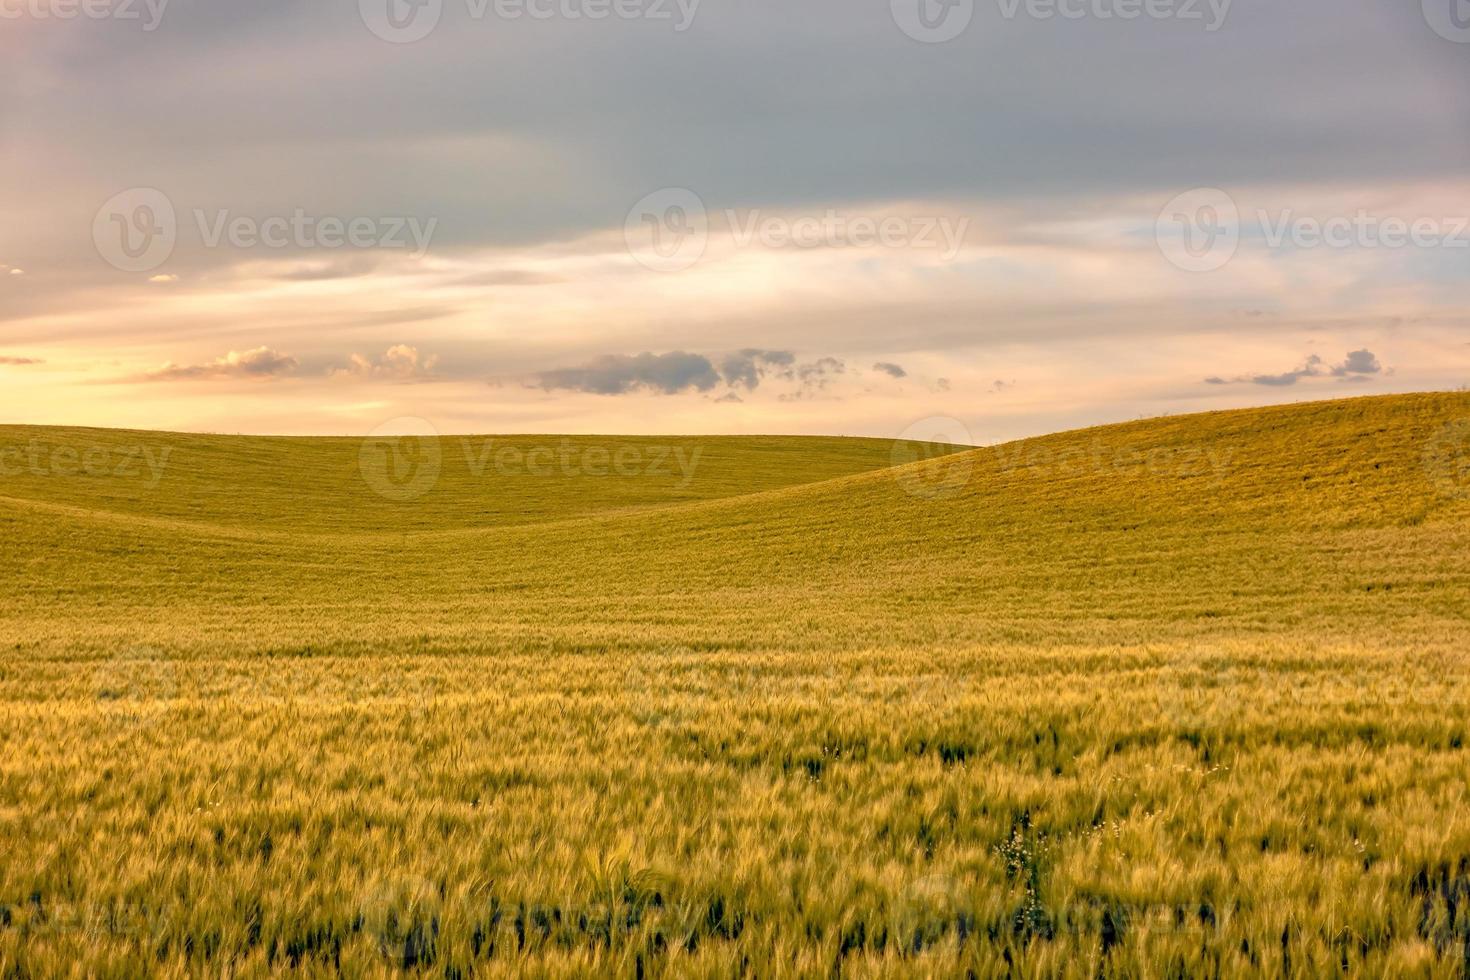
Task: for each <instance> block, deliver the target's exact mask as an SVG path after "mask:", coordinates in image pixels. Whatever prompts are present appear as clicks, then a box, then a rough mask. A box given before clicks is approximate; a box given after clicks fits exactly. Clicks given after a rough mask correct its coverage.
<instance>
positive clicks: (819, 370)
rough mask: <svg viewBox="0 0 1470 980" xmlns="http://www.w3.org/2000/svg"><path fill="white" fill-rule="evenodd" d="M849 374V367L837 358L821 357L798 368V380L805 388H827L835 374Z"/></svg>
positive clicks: (799, 365)
mask: <svg viewBox="0 0 1470 980" xmlns="http://www.w3.org/2000/svg"><path fill="white" fill-rule="evenodd" d="M845 373H847V365H846V364H844V363H843V362H842V361H840V360H838V359H837V358H835V357H820V358H817V359H816V360H815V361H811V362H810V363H807V364H798V365H797V366H796V380H797V381H799V382H801V386H802V387H803V388H825V387H827V385H828V384H829V383H830V382H831V380H832V376H833V375H835V374H845Z"/></svg>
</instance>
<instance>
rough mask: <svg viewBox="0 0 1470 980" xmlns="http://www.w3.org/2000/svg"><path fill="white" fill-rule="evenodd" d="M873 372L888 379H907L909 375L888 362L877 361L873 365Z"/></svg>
mask: <svg viewBox="0 0 1470 980" xmlns="http://www.w3.org/2000/svg"><path fill="white" fill-rule="evenodd" d="M873 370H874V371H877V372H879V373H880V374H886V375H888V376H889V377H890V378H907V377H908V376H909V373H908V372H907V371H905V370H904V369H903V368H902V367H900V366H899V365H897V364H894V363H892V362H890V361H879V362H878V363H877V364H874V365H873Z"/></svg>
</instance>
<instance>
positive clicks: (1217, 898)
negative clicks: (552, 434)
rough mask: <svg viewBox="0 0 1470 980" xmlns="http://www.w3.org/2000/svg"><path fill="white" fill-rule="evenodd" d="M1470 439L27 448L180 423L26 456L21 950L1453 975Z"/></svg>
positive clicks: (12, 752)
mask: <svg viewBox="0 0 1470 980" xmlns="http://www.w3.org/2000/svg"><path fill="white" fill-rule="evenodd" d="M1465 417H1470V396H1465V395H1416V396H1395V397H1389V398H1375V399H1358V400H1352V401H1345V402H1332V403H1322V404H1312V405H1299V406H1291V407H1287V408H1278V409H1265V410H1253V411H1245V412H1229V413H1217V414H1211V415H1205V416H1190V417H1183V418H1170V419H1161V420H1152V421H1148V422H1140V423H1133V424H1129V425H1125V426H1114V427H1107V428H1103V429H1097V430H1089V431H1085V432H1080V433H1067V434H1062V435H1058V436H1052V437H1047V438H1045V439H1039V440H1031V441H1028V442H1026V443H1021V444H1014V445H1011V446H1002V447H992V448H986V449H980V450H975V451H973V452H969V453H965V454H959V455H950V456H944V457H942V458H937V459H934V460H932V461H929V462H921V463H918V464H914V465H911V466H908V467H902V468H899V469H878V468H879V467H883V466H884V465H885V464H886V463H887V462H888V461H889V458H890V452H889V448H888V447H887V445H886V444H875V443H850V442H848V441H844V440H814V441H808V440H799V439H793V440H781V439H767V440H738V439H725V440H711V441H710V442H709V445H708V448H706V450H705V454H704V456H703V457H702V458H703V459H705V460H709V461H712V462H710V463H708V465H706V464H704V463H701V465H700V466H699V467H698V468H697V470H696V472H695V475H694V477H693V479H691V480H689V481H688V482H687V483H686V484H685V485H683V486H682V487H680V486H675V484H676V483H677V482H678V478H677V477H670V478H665V477H662V476H659V475H658V474H652V475H650V474H648V473H644V472H638V473H629V474H626V475H622V476H619V475H617V474H612V475H609V476H607V477H599V476H593V475H589V474H586V473H580V474H577V475H570V476H569V475H567V474H565V473H563V472H560V471H559V468H558V472H553V473H552V474H550V475H545V476H539V477H535V476H529V475H525V474H520V473H517V472H514V471H513V468H502V469H504V470H505V471H504V472H501V471H497V470H496V469H495V468H494V467H491V468H489V469H487V470H483V471H482V472H481V474H480V475H479V476H476V475H475V474H474V473H473V471H472V470H470V469H469V468H468V467H466V468H464V469H461V468H459V467H457V466H456V464H454V463H452V462H451V460H453V459H454V457H455V454H456V450H455V449H454V440H452V439H446V440H444V441H443V452H442V453H441V458H442V472H441V473H440V475H439V478H438V480H437V481H436V482H435V484H434V487H433V488H432V489H431V490H429V491H427V492H426V493H424V494H423V495H422V496H419V497H416V498H414V499H411V500H402V501H394V500H390V499H386V498H384V497H382V496H380V495H378V494H375V493H373V492H372V491H371V488H369V487H367V486H366V481H364V480H363V478H362V475H361V473H360V472H357V473H355V472H354V469H353V468H354V467H355V466H357V465H358V463H357V460H358V457H359V455H360V454H359V449H360V444H348V443H339V442H338V441H333V440H236V439H234V438H232V437H181V436H172V435H164V434H157V433H111V432H104V431H98V430H26V429H7V430H3V431H0V448H3V447H4V446H5V445H10V444H19V445H24V444H26V442H27V440H31V439H37V440H42V441H45V442H46V443H47V444H48V445H51V446H53V447H61V446H71V447H73V448H74V449H75V450H76V452H77V458H78V460H80V459H81V458H82V457H83V456H84V454H85V452H86V451H87V449H88V448H90V447H94V446H99V445H103V446H107V447H110V450H111V451H112V452H114V453H116V452H117V451H118V449H119V448H120V447H125V446H128V445H143V444H147V445H152V446H155V447H157V451H161V450H162V448H165V447H168V446H174V447H175V450H174V452H173V453H172V454H171V455H170V460H169V463H168V465H167V467H166V469H165V472H164V473H163V475H162V477H161V478H160V479H159V480H158V481H157V482H156V485H155V486H153V487H152V488H146V487H142V486H139V485H123V484H125V483H126V479H127V478H126V477H122V476H118V475H116V474H108V475H105V476H103V475H96V476H90V477H89V476H87V475H86V474H85V473H82V474H79V475H75V476H71V475H63V474H58V473H55V472H50V471H47V472H44V473H42V474H40V475H37V474H33V473H28V474H26V475H25V476H24V477H8V478H0V535H3V538H0V539H3V540H4V541H5V542H6V546H7V554H8V555H10V556H11V561H9V562H6V563H4V566H3V567H0V586H3V588H0V640H3V650H4V652H3V655H0V725H3V731H4V732H5V733H6V738H5V752H4V755H3V757H0V840H3V841H4V842H5V844H4V852H3V856H0V973H3V974H13V975H52V974H58V973H68V972H74V973H77V974H79V975H116V976H131V975H138V974H140V973H143V972H148V973H160V974H174V975H180V976H183V975H199V974H210V975H213V974H225V973H229V974H231V975H247V976H248V975H265V974H271V973H280V972H297V971H299V972H306V973H316V974H326V973H331V972H337V971H342V972H346V973H349V974H353V975H383V974H388V973H393V972H400V971H409V972H416V973H423V974H428V975H435V976H440V975H443V976H465V975H469V974H471V973H476V974H480V973H485V974H492V975H507V976H509V975H527V974H529V975H548V976H563V975H566V976H571V975H586V974H589V973H596V974H603V973H614V974H624V975H636V974H638V973H640V972H641V973H643V974H645V975H647V974H668V975H674V976H712V977H714V976H732V975H751V976H761V977H765V976H809V975H813V974H819V973H820V974H828V975H830V974H832V973H834V972H837V973H841V974H843V975H852V976H899V975H905V976H907V975H915V974H917V975H933V976H941V975H956V974H961V975H962V974H964V973H966V972H973V973H974V974H976V975H981V976H984V975H995V974H1004V973H1014V974H1022V975H1028V976H1054V975H1055V976H1084V975H1085V976H1095V975H1098V974H1100V973H1101V974H1106V975H1116V976H1184V975H1190V976H1193V975H1201V974H1204V975H1210V974H1225V975H1245V974H1258V973H1275V974H1281V973H1286V974H1292V975H1313V976H1316V975H1322V974H1329V975H1335V974H1343V975H1346V974H1354V975H1357V974H1368V975H1385V974H1395V975H1439V976H1459V975H1462V974H1463V973H1464V972H1465V968H1466V965H1467V950H1470V946H1467V943H1470V920H1467V918H1466V916H1467V914H1470V912H1467V902H1470V810H1467V808H1466V807H1465V806H1464V795H1465V792H1466V787H1467V780H1470V757H1467V754H1466V747H1465V739H1466V734H1467V733H1466V729H1467V724H1466V713H1465V708H1466V704H1467V694H1470V674H1467V670H1466V668H1467V657H1470V650H1467V647H1466V643H1465V637H1466V636H1467V635H1470V631H1467V618H1470V482H1467V481H1466V480H1465V476H1466V473H1465V470H1464V466H1465V459H1466V457H1465V456H1464V455H1463V454H1462V452H1461V450H1462V447H1464V445H1465V441H1464V440H1463V439H1462V438H1461V433H1462V432H1463V431H1465V428H1466V427H1465V426H1463V425H1462V423H1461V422H1460V420H1461V419H1463V418H1465ZM150 440H152V441H151V442H150ZM660 442H661V444H663V445H672V444H673V441H672V440H662V441H660V440H604V441H602V442H601V443H599V442H598V441H597V440H589V441H588V442H586V443H583V444H582V445H583V446H584V448H585V447H586V446H590V445H602V446H612V445H616V444H618V443H624V444H637V445H640V446H644V447H648V446H652V445H654V444H659V443H660ZM538 444H541V445H548V446H553V447H554V446H557V445H558V442H557V441H556V440H554V439H553V440H541V441H540V442H539V443H538V441H537V440H524V441H523V442H522V446H523V448H528V447H533V446H535V445H538ZM699 444H700V441H699V440H689V441H685V442H684V443H683V445H685V447H686V449H687V450H688V451H689V452H690V453H692V451H693V449H694V448H696V447H697V446H698V445H699ZM903 455H904V453H900V454H899V456H900V458H902V457H903ZM0 458H3V457H0ZM686 458H687V457H686ZM96 459H97V457H96V456H95V455H94V462H96ZM89 480H90V481H91V482H88V481H89Z"/></svg>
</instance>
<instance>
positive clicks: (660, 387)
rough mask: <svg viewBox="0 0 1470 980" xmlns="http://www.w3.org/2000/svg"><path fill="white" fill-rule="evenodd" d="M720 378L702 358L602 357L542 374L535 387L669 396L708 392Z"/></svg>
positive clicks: (671, 355)
mask: <svg viewBox="0 0 1470 980" xmlns="http://www.w3.org/2000/svg"><path fill="white" fill-rule="evenodd" d="M719 383H720V375H719V373H718V372H717V371H715V367H714V365H713V364H711V363H710V360H709V358H707V357H705V356H703V355H702V354H689V353H686V352H685V351H671V352H669V353H667V354H654V353H651V352H648V351H645V352H644V353H642V354H635V355H631V356H630V355H627V354H605V355H603V356H602V357H599V358H597V359H596V360H594V361H592V362H591V363H590V364H587V365H585V366H583V367H575V368H561V369H558V370H554V371H543V372H541V373H540V374H538V375H536V377H535V384H536V386H537V387H540V388H544V389H546V390H547V391H557V390H563V391H583V392H588V393H590V394H594V395H622V394H626V393H628V392H631V391H652V392H657V393H659V394H664V395H672V394H676V393H678V392H681V391H689V390H694V391H709V390H710V389H711V388H714V387H715V386H716V385H718V384H719Z"/></svg>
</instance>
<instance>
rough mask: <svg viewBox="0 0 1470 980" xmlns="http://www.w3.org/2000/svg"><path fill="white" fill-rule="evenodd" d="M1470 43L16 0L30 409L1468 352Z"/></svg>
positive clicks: (339, 4)
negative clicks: (1467, 161)
mask: <svg viewBox="0 0 1470 980" xmlns="http://www.w3.org/2000/svg"><path fill="white" fill-rule="evenodd" d="M1467 83H1470V3H1467V0H1360V2H1356V3H1352V4H1348V3H1343V2H1342V0H1292V2H1291V3H1283V2H1281V0H1233V2H1232V0H802V2H801V3H799V4H793V3H786V2H778V0H738V2H737V0H313V2H311V3H301V2H297V0H292V2H287V0H251V2H250V3H239V2H235V0H0V159H3V161H4V165H5V167H4V172H5V174H6V175H7V177H8V179H7V180H5V181H4V182H3V184H0V201H3V206H4V207H3V210H4V216H5V220H4V221H3V222H0V422H11V423H36V424H67V425H97V426H122V427H130V428H151V429H172V430H186V431H212V432H251V433H279V434H344V435H356V434H365V433H368V432H371V431H381V430H382V428H383V427H384V426H385V425H394V424H401V423H402V420H404V419H413V420H422V422H417V421H416V422H415V425H416V426H419V427H421V426H422V424H424V423H426V424H427V425H428V426H430V427H432V429H434V430H437V431H441V432H444V433H468V432H486V433H502V432H503V433H611V432H618V433H670V434H683V433H704V432H720V433H828V434H839V435H870V436H881V437H893V436H897V435H899V434H902V433H906V432H910V431H913V429H914V426H916V425H919V426H922V425H925V424H932V420H934V419H943V420H953V424H951V426H950V427H951V429H955V428H957V429H958V433H959V434H958V435H957V438H961V439H964V440H966V441H969V442H973V443H976V444H984V443H990V442H994V441H999V440H1004V439H1010V438H1019V437H1022V436H1027V435H1033V434H1038V433H1043V432H1049V431H1056V430H1061V429H1069V428H1076V427H1079V426H1085V425H1091V424H1098V423H1106V422H1113V421H1122V420H1128V419H1134V418H1139V417H1147V416H1156V415H1161V414H1169V413H1183V412H1193V411H1205V410H1211V409H1218V408H1230V407H1238V406H1247V405H1260V404H1269V403H1278V402H1288V401H1296V400H1317V399H1324V398H1335V397H1343V396H1348V395H1360V394H1374V393H1386V392H1395V391H1413V390H1431V389H1435V390H1438V389H1454V388H1459V387H1462V386H1464V385H1466V384H1470V302H1467V301H1470V193H1467V192H1470V171H1467V169H1466V166H1465V162H1466V160H1467V159H1470V84H1467ZM946 424H950V423H946Z"/></svg>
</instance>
